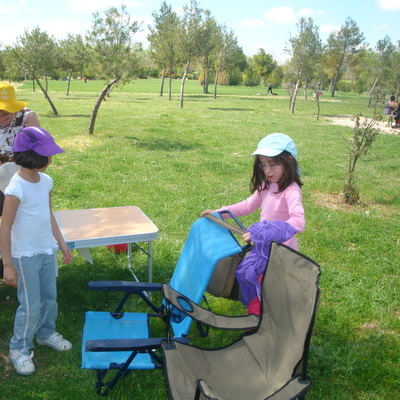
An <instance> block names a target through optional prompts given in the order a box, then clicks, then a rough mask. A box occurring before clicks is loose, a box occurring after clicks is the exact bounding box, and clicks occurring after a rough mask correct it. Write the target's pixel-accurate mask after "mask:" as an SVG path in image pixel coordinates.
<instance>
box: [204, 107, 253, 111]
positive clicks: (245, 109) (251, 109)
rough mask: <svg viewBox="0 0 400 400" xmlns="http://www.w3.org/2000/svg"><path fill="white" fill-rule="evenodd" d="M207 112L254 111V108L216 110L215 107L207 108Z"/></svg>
mask: <svg viewBox="0 0 400 400" xmlns="http://www.w3.org/2000/svg"><path fill="white" fill-rule="evenodd" d="M208 109H209V110H212V111H255V110H254V108H217V107H209V108H208Z"/></svg>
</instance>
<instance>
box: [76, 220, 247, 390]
mask: <svg viewBox="0 0 400 400" xmlns="http://www.w3.org/2000/svg"><path fill="white" fill-rule="evenodd" d="M217 216H218V218H221V216H220V215H217ZM234 219H235V221H236V223H237V224H239V225H240V226H241V224H240V222H239V221H238V220H237V219H236V218H234ZM234 227H235V228H237V226H234ZM241 227H242V226H241ZM245 247H246V246H241V245H240V244H239V242H238V241H237V240H236V238H235V237H234V235H233V234H232V233H231V231H229V230H228V229H226V228H225V227H223V226H221V225H219V224H216V223H215V222H213V221H211V220H209V219H206V218H200V219H198V220H197V221H195V223H194V224H193V225H192V227H191V230H190V232H189V235H188V237H187V239H186V242H185V245H184V247H183V250H182V253H181V255H180V258H179V260H178V263H177V265H176V267H175V270H174V273H173V276H172V278H171V281H170V285H171V287H173V288H175V289H176V290H178V291H180V292H181V293H184V295H185V296H186V297H187V298H189V299H191V301H193V302H194V303H199V302H201V300H202V298H203V296H204V292H205V290H206V288H207V285H208V282H209V280H210V278H211V276H212V274H213V271H214V268H215V266H216V265H217V263H218V262H219V261H220V260H222V259H224V258H225V257H228V256H232V255H234V254H237V253H240V252H241V251H243V249H244V248H245ZM161 287H162V285H161V284H160V283H141V282H126V281H103V282H90V283H89V288H90V289H91V290H102V291H122V292H125V295H124V297H123V299H122V301H121V303H120V304H119V305H118V307H117V308H116V309H115V310H114V311H112V312H97V311H88V312H86V317H85V325H84V330H83V338H82V368H84V369H95V370H97V384H96V385H97V392H98V393H99V394H102V395H106V394H107V393H108V392H109V391H110V389H112V388H113V387H114V385H115V384H116V383H117V382H118V380H119V379H120V378H121V377H122V376H123V375H124V374H126V373H128V372H129V371H131V370H133V369H155V368H162V367H163V360H162V357H160V354H159V353H160V352H159V351H158V352H157V349H158V350H159V349H160V344H161V340H162V339H163V338H151V332H150V330H151V329H150V328H151V327H150V325H151V323H150V317H157V316H158V317H160V316H161V317H162V318H164V319H165V313H164V308H165V302H163V303H162V304H161V305H155V304H153V303H152V301H151V298H150V296H149V295H148V294H149V293H151V292H153V291H161ZM134 293H135V294H138V295H139V296H140V297H141V298H142V299H143V300H144V301H145V302H146V303H147V304H148V305H149V307H150V308H151V309H152V311H153V313H134V312H122V308H123V306H124V305H125V303H126V301H127V299H128V298H129V296H130V295H131V294H134ZM169 319H170V321H169V322H170V324H171V327H172V332H173V336H174V337H175V338H176V340H181V341H187V340H188V339H187V336H188V333H189V329H190V327H191V324H192V322H193V320H192V318H190V317H187V316H186V314H184V313H182V312H180V311H179V310H175V311H173V312H172V315H171V316H170V317H169ZM143 343H144V344H145V346H144V347H142V348H141V349H140V350H139V351H138V350H136V346H137V345H138V344H143ZM111 369H115V370H117V371H116V373H115V376H114V377H113V378H112V379H110V380H108V381H107V382H106V375H107V373H108V372H109V371H110V370H111ZM107 379H108V378H107Z"/></svg>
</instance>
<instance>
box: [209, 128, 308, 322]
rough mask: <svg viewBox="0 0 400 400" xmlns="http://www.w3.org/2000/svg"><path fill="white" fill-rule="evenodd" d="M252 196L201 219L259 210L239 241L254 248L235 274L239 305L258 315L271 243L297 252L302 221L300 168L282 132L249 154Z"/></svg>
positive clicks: (290, 144) (246, 213) (295, 150)
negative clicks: (225, 211) (280, 244)
mask: <svg viewBox="0 0 400 400" xmlns="http://www.w3.org/2000/svg"><path fill="white" fill-rule="evenodd" d="M252 155H253V156H255V157H254V167H253V175H252V178H251V183H250V191H251V193H252V195H251V196H250V197H248V198H247V199H246V200H244V201H242V202H239V203H236V204H233V205H229V206H224V207H221V208H219V209H218V210H205V211H203V212H202V213H201V216H205V215H207V214H212V213H215V212H217V211H222V210H229V211H231V212H232V213H233V214H234V215H235V216H237V217H241V216H244V215H248V214H251V213H252V212H253V211H255V210H257V209H260V211H261V212H260V222H259V223H256V224H253V225H252V226H251V227H250V228H249V230H248V232H246V233H245V234H244V235H243V239H244V240H245V241H246V242H248V243H251V244H253V245H254V248H253V250H252V251H251V252H250V254H249V255H248V256H247V257H246V258H245V259H244V260H243V261H242V263H241V264H240V265H239V267H238V269H237V271H236V277H237V280H238V282H239V283H240V286H241V292H242V302H243V304H244V305H245V306H246V307H247V311H248V313H255V314H257V315H259V314H260V312H261V310H260V296H261V284H260V282H261V280H262V276H263V274H264V272H265V266H266V264H267V263H266V261H267V258H268V255H269V247H270V244H271V242H272V241H275V242H282V243H284V244H285V245H287V246H289V247H291V248H293V249H294V250H298V244H297V239H296V234H297V233H300V232H302V231H303V230H304V227H305V218H304V208H303V204H302V196H301V186H302V183H301V180H300V169H299V166H298V163H297V149H296V145H295V144H294V142H293V140H292V139H291V138H290V137H289V136H287V135H285V134H283V133H272V134H270V135H268V136H266V137H265V138H264V139H262V140H261V141H260V142H259V143H258V146H257V149H256V151H255V152H254V153H253V154H252Z"/></svg>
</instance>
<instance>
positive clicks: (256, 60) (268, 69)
mask: <svg viewBox="0 0 400 400" xmlns="http://www.w3.org/2000/svg"><path fill="white" fill-rule="evenodd" d="M276 67H277V63H276V61H275V60H274V58H273V57H272V55H271V54H268V53H266V52H265V50H264V49H259V50H258V53H257V54H255V55H254V56H253V58H252V59H251V64H250V68H251V69H252V70H253V72H254V73H255V75H256V76H258V77H259V79H260V80H261V82H262V83H263V84H264V85H266V84H267V79H268V77H269V76H270V75H271V73H272V71H273V70H274V69H275V68H276Z"/></svg>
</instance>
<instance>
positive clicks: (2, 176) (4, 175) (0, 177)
mask: <svg viewBox="0 0 400 400" xmlns="http://www.w3.org/2000/svg"><path fill="white" fill-rule="evenodd" d="M18 170H19V166H18V165H17V164H15V163H13V162H7V163H4V164H1V165H0V190H1V191H2V192H4V190H5V189H6V187H7V186H8V184H9V183H10V179H11V178H12V176H13V175H14V174H15V173H16V172H17V171H18Z"/></svg>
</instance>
